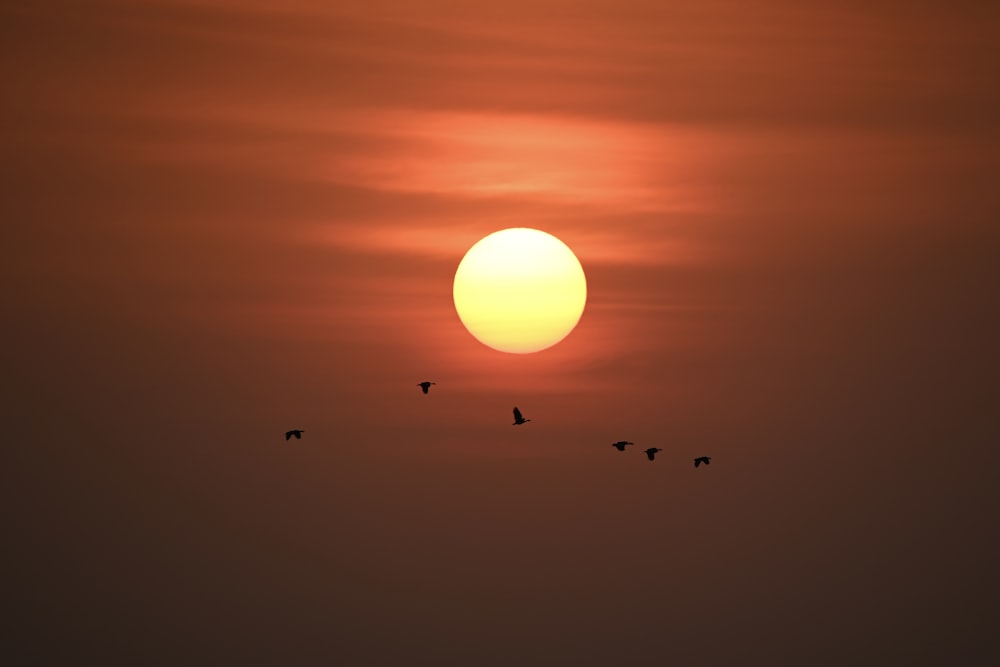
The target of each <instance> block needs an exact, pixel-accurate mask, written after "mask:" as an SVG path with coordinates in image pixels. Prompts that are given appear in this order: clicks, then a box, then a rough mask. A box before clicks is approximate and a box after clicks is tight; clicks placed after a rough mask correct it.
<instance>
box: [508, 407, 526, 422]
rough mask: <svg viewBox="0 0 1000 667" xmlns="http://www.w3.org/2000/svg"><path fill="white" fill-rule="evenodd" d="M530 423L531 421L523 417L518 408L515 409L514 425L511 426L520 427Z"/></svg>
mask: <svg viewBox="0 0 1000 667" xmlns="http://www.w3.org/2000/svg"><path fill="white" fill-rule="evenodd" d="M530 421H531V420H530V419H525V418H524V417H522V416H521V411H520V410H518V409H517V406H515V407H514V423H513V424H511V426H520V425H521V424H524V423H525V422H530Z"/></svg>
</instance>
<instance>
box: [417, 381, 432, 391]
mask: <svg viewBox="0 0 1000 667" xmlns="http://www.w3.org/2000/svg"><path fill="white" fill-rule="evenodd" d="M432 384H437V382H428V381H427V380H424V381H423V382H418V383H417V386H418V387H420V388H421V389H423V390H424V393H425V394H426V393H427V392H429V391H430V390H431V385H432Z"/></svg>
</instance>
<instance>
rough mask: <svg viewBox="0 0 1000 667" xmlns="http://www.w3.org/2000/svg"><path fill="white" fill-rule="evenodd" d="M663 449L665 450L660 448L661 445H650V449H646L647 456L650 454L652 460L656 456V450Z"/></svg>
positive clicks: (660, 450)
mask: <svg viewBox="0 0 1000 667" xmlns="http://www.w3.org/2000/svg"><path fill="white" fill-rule="evenodd" d="M662 451H663V450H662V449H660V448H659V447H650V448H649V449H647V450H646V456H648V457H649V460H650V461H652V460H653V457H655V456H656V452H662Z"/></svg>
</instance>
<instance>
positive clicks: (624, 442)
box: [611, 440, 635, 452]
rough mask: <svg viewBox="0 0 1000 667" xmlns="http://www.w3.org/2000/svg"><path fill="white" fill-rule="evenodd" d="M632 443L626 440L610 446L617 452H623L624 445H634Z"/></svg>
mask: <svg viewBox="0 0 1000 667" xmlns="http://www.w3.org/2000/svg"><path fill="white" fill-rule="evenodd" d="M634 444H635V443H634V442H629V441H628V440H619V441H618V442H612V443H611V446H612V447H614V448H615V449H617V450H618V451H619V452H624V451H625V446H626V445H634Z"/></svg>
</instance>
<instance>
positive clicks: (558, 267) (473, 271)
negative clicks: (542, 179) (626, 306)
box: [453, 227, 587, 353]
mask: <svg viewBox="0 0 1000 667" xmlns="http://www.w3.org/2000/svg"><path fill="white" fill-rule="evenodd" d="M453 296H454V299H455V309H456V310H457V311H458V316H459V319H461V320H462V324H464V325H465V328H466V329H468V330H469V333H471V334H472V335H473V336H475V337H476V339H477V340H479V341H480V342H481V343H483V344H484V345H488V346H489V347H492V348H494V349H496V350H500V351H502V352H516V353H526V352H538V351H539V350H544V349H545V348H547V347H551V346H553V345H555V344H556V343H558V342H559V341H561V340H562V339H563V338H565V337H566V336H567V335H569V333H570V332H571V331H572V330H573V328H574V327H576V325H577V322H579V321H580V316H581V315H582V314H583V308H584V305H585V304H586V301H587V280H586V277H585V276H584V273H583V267H582V266H580V261H579V260H578V259H577V258H576V255H574V254H573V251H572V250H570V249H569V247H567V246H566V244H565V243H563V242H562V241H560V240H559V239H557V238H556V237H555V236H552V235H551V234H547V233H545V232H542V231H539V230H537V229H528V228H524V227H518V228H513V229H504V230H501V231H499V232H494V233H493V234H490V235H489V236H487V237H485V238H483V239H481V240H480V241H479V242H478V243H476V244H475V245H474V246H472V248H470V249H469V251H468V252H467V253H466V254H465V257H464V258H463V259H462V261H461V263H460V264H459V265H458V270H457V271H456V272H455V284H454V290H453Z"/></svg>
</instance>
